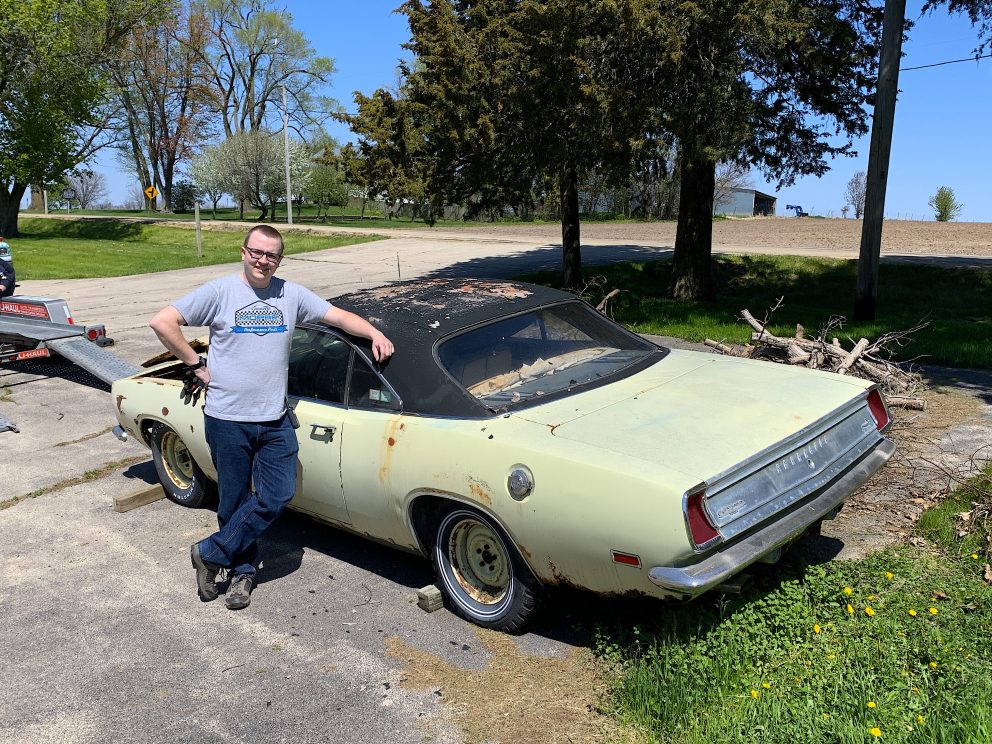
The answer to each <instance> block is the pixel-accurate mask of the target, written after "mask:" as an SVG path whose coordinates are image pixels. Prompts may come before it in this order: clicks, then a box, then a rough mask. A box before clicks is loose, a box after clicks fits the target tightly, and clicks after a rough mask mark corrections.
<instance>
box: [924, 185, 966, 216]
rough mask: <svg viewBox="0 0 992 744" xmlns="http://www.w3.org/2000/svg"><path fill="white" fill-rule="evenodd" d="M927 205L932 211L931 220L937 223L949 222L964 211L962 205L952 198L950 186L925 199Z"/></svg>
mask: <svg viewBox="0 0 992 744" xmlns="http://www.w3.org/2000/svg"><path fill="white" fill-rule="evenodd" d="M927 204H929V205H930V208H931V209H932V210H933V218H934V219H935V220H937V222H950V221H951V220H953V219H954V218H955V217H957V216H958V215H959V214H960V213H961V210H962V209H964V204H962V203H961V202H959V201H958V200H957V199H956V198H955V197H954V189H952V188H951V187H950V186H941V187H940V188H939V189H937V193H935V194H934V195H933V196H931V197H930V198H929V199H927Z"/></svg>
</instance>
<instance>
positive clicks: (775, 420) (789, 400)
mask: <svg viewBox="0 0 992 744" xmlns="http://www.w3.org/2000/svg"><path fill="white" fill-rule="evenodd" d="M870 386H871V383H868V382H865V381H864V380H860V379H856V378H850V377H846V376H841V375H837V374H833V373H827V372H817V371H814V370H808V369H804V368H795V367H790V366H787V365H782V364H773V363H770V362H762V361H754V360H748V359H738V358H734V357H722V356H716V355H712V354H706V353H701V352H689V351H677V350H673V351H672V352H671V353H670V354H669V355H668V356H667V357H665V358H664V359H662V360H661V361H659V362H658V363H657V364H654V365H652V366H651V367H649V368H648V369H646V370H644V371H642V372H639V373H637V374H635V375H632V376H630V377H628V378H626V379H624V380H620V381H618V382H615V383H611V384H607V385H603V386H601V387H598V388H595V389H592V390H588V391H584V392H580V393H577V394H575V395H571V396H568V397H566V398H562V399H559V400H556V401H553V402H550V403H546V404H543V405H540V406H535V407H533V408H528V409H525V410H522V411H520V412H519V413H517V414H515V415H516V416H517V417H519V418H522V419H525V420H527V421H531V422H533V423H537V424H542V425H545V426H547V427H549V428H550V429H551V432H552V435H553V436H555V437H557V438H559V439H563V440H569V441H575V442H581V443H584V444H587V445H590V446H592V447H596V448H600V449H606V450H611V451H613V452H616V453H618V454H621V455H624V456H627V457H632V458H636V459H640V460H644V461H647V462H650V463H653V464H656V465H661V466H663V467H666V468H670V469H672V470H676V471H679V472H682V473H685V474H687V475H691V476H692V477H694V478H697V479H698V480H699V481H703V480H706V479H707V478H709V477H711V476H712V475H714V474H716V473H721V472H723V471H724V470H726V469H728V468H731V467H733V466H734V465H736V464H737V463H740V462H741V461H743V460H745V459H747V458H749V457H751V456H753V455H755V454H757V453H758V452H762V451H764V450H766V449H768V448H770V447H773V446H774V445H775V444H777V443H779V442H781V441H782V440H783V439H786V438H787V437H789V436H791V435H794V434H796V433H797V432H799V431H801V430H803V429H805V428H807V427H810V426H811V425H813V424H815V423H816V422H818V421H819V420H820V419H822V418H823V417H824V416H826V415H827V414H829V413H830V412H832V411H834V410H836V409H838V408H840V407H843V406H844V405H845V404H850V403H851V402H852V401H853V400H854V399H859V398H861V397H863V395H864V391H865V390H867V389H868V388H869V387H870Z"/></svg>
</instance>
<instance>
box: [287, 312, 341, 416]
mask: <svg viewBox="0 0 992 744" xmlns="http://www.w3.org/2000/svg"><path fill="white" fill-rule="evenodd" d="M350 360H351V347H350V346H349V345H348V344H347V342H345V341H343V340H342V339H340V338H338V337H337V336H334V335H333V334H330V333H324V332H322V331H318V330H314V329H311V328H297V329H296V330H295V331H294V332H293V345H292V347H291V348H290V352H289V387H288V392H289V394H290V395H293V396H296V397H299V398H312V399H314V400H320V401H324V402H325V403H337V404H344V393H345V385H346V382H347V379H348V363H349V362H350Z"/></svg>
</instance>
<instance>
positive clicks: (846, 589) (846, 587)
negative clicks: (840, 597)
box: [844, 586, 854, 596]
mask: <svg viewBox="0 0 992 744" xmlns="http://www.w3.org/2000/svg"><path fill="white" fill-rule="evenodd" d="M844 594H846V595H848V596H850V595H852V594H854V590H853V589H852V588H851V587H849V586H845V587H844Z"/></svg>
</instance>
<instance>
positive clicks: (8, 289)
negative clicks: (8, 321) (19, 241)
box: [0, 237, 17, 299]
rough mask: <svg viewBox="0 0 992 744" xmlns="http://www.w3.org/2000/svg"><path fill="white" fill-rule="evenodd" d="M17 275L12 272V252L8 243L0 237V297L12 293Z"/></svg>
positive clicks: (8, 295)
mask: <svg viewBox="0 0 992 744" xmlns="http://www.w3.org/2000/svg"><path fill="white" fill-rule="evenodd" d="M16 283H17V277H16V275H15V274H14V254H13V253H11V250H10V243H8V242H7V241H6V239H5V238H3V237H0V299H2V298H4V297H10V296H11V295H12V294H14V286H15V285H16Z"/></svg>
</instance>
